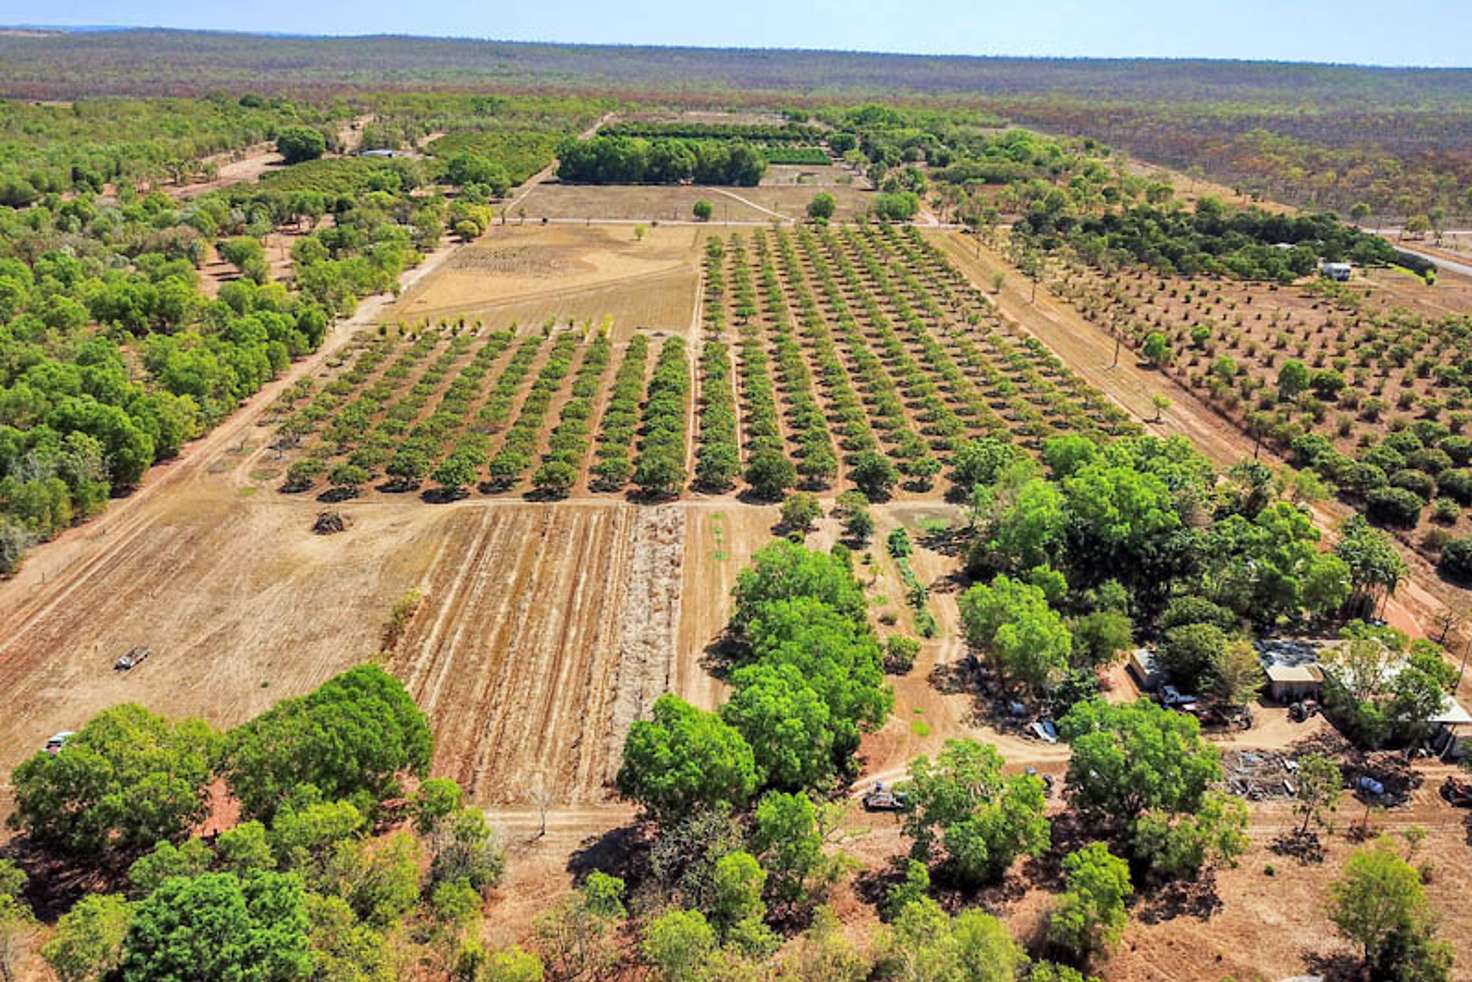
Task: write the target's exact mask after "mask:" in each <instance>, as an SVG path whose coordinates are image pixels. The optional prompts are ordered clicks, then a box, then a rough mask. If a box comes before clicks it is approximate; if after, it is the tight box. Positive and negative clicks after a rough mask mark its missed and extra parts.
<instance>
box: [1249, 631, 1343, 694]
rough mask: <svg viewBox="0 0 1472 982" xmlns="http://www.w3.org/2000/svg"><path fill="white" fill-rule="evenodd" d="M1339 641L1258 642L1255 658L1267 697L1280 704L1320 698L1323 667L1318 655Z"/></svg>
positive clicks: (1274, 640)
mask: <svg viewBox="0 0 1472 982" xmlns="http://www.w3.org/2000/svg"><path fill="white" fill-rule="evenodd" d="M1337 643H1338V642H1334V641H1321V640H1315V639H1308V638H1263V639H1261V640H1259V641H1258V642H1257V658H1258V661H1260V662H1261V663H1262V672H1263V675H1264V676H1265V678H1266V681H1267V689H1268V698H1269V699H1271V700H1272V701H1273V702H1275V703H1278V704H1279V705H1288V704H1290V703H1295V702H1302V701H1303V700H1305V699H1317V700H1322V699H1323V695H1324V670H1323V668H1321V667H1320V666H1319V656H1320V655H1322V654H1323V652H1324V649H1325V648H1329V647H1334V646H1335V645H1336V644H1337Z"/></svg>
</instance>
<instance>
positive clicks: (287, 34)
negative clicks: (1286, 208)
mask: <svg viewBox="0 0 1472 982" xmlns="http://www.w3.org/2000/svg"><path fill="white" fill-rule="evenodd" d="M16 31H34V32H47V33H49V34H52V35H67V34H120V33H127V32H159V33H171V34H220V35H234V36H237V37H258V38H267V39H276V40H298V41H366V40H373V39H396V40H404V41H458V42H469V43H476V44H506V45H528V46H538V47H552V48H627V49H648V50H655V51H678V50H685V51H712V52H719V51H727V52H769V53H770V52H776V53H784V54H820V55H821V54H833V55H877V56H884V57H894V58H937V59H965V60H972V61H1081V62H1087V61H1092V62H1138V61H1155V62H1177V63H1189V62H1205V63H1209V64H1222V65H1233V64H1240V65H1281V66H1302V67H1310V68H1340V69H1361V70H1369V71H1408V72H1411V71H1413V72H1465V71H1472V64H1468V65H1429V64H1409V63H1402V64H1392V63H1388V62H1386V63H1375V62H1355V61H1313V60H1291V59H1284V58H1253V57H1246V56H1212V55H1159V54H1137V55H1067V54H1036V55H1023V54H1001V53H992V54H969V53H966V52H919V51H886V50H880V49H875V48H809V47H801V46H792V47H780V46H779V47H772V46H754V45H714V44H689V43H686V44H676V43H659V42H639V41H556V40H548V39H525V38H494V37H487V36H474V35H468V34H407V33H401V32H395V31H376V32H370V33H366V34H314V33H307V32H300V31H267V30H256V29H250V28H228V27H171V26H168V25H164V24H35V23H29V24H0V32H16ZM12 36H14V35H12Z"/></svg>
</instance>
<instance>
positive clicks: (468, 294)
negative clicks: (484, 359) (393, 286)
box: [381, 188, 701, 339]
mask: <svg viewBox="0 0 1472 982" xmlns="http://www.w3.org/2000/svg"><path fill="white" fill-rule="evenodd" d="M541 190H542V189H540V188H538V189H537V190H536V191H533V192H532V195H531V197H533V198H535V197H536V195H538V194H540V193H541ZM700 235H701V231H700V230H699V229H696V228H693V227H689V226H675V227H661V228H651V229H649V230H648V232H647V234H646V235H645V237H644V239H643V240H642V241H641V240H639V239H637V238H636V237H635V235H634V232H633V231H632V230H631V229H629V228H627V227H621V226H586V227H585V226H578V225H546V226H544V225H541V224H537V223H533V222H530V221H529V222H528V224H526V225H519V224H515V223H513V224H509V225H504V226H502V225H497V226H495V227H494V228H492V230H491V231H490V233H489V234H487V235H486V236H485V238H483V239H481V240H480V241H478V242H474V243H471V244H469V245H467V246H465V247H463V248H461V249H459V250H457V251H456V253H455V255H454V257H453V258H452V259H451V260H450V261H449V262H447V263H446V264H445V266H444V267H443V268H442V269H441V270H440V271H439V272H438V273H437V274H436V275H435V276H432V277H427V278H426V279H425V280H423V281H422V282H421V283H420V284H419V285H417V286H416V287H415V288H414V289H411V290H409V291H407V292H405V293H404V294H403V296H402V297H401V298H400V299H399V302H398V303H397V304H395V305H394V306H393V307H392V308H391V309H390V310H388V311H387V312H386V313H385V314H384V315H383V317H382V318H381V319H382V320H383V321H385V322H393V321H403V322H406V323H414V322H419V321H425V320H429V321H440V320H452V319H456V318H460V317H464V318H466V319H467V320H475V319H479V320H482V321H484V322H485V323H487V324H490V325H492V326H495V327H505V326H507V325H509V323H510V322H511V321H517V322H519V323H520V324H522V325H524V326H532V325H537V324H541V323H543V322H545V321H546V320H547V319H548V318H556V319H557V320H558V321H559V322H562V323H566V322H567V321H568V320H574V321H577V322H582V321H584V320H588V319H592V321H593V322H594V323H595V324H597V323H600V322H601V321H602V319H603V318H604V317H605V316H611V317H612V318H613V321H614V328H615V331H616V336H617V337H618V338H620V339H625V338H627V337H628V336H630V334H632V332H633V331H634V329H636V328H654V329H664V330H673V331H684V330H686V329H687V328H688V327H689V325H690V321H691V317H692V314H693V312H694V309H695V302H696V289H697V287H698V284H699V278H700V273H699V267H698V265H697V259H696V257H697V256H698V250H697V249H696V246H697V244H698V241H699V237H700Z"/></svg>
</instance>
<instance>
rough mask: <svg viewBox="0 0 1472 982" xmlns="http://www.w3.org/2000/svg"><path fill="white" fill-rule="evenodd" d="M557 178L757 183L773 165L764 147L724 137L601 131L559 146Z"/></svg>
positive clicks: (604, 181) (612, 181) (614, 181)
mask: <svg viewBox="0 0 1472 982" xmlns="http://www.w3.org/2000/svg"><path fill="white" fill-rule="evenodd" d="M557 160H558V165H557V177H558V179H559V180H563V181H569V182H574V183H580V184H682V183H685V182H687V181H693V182H695V183H696V184H734V185H740V186H745V187H755V186H756V184H757V183H758V182H759V181H761V179H762V174H763V173H765V171H766V169H767V160H766V158H765V157H763V156H762V152H761V150H760V149H759V148H758V147H755V146H752V145H751V144H749V143H743V142H726V141H721V140H680V139H656V140H646V139H643V138H640V137H626V136H595V137H592V138H591V139H587V140H568V141H565V142H563V143H562V144H561V145H560V146H559V147H558V149H557Z"/></svg>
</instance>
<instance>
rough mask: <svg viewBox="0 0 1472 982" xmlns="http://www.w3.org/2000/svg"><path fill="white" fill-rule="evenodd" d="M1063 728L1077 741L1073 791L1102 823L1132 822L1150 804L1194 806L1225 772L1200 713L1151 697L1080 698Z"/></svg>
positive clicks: (1071, 768)
mask: <svg viewBox="0 0 1472 982" xmlns="http://www.w3.org/2000/svg"><path fill="white" fill-rule="evenodd" d="M1058 729H1059V732H1060V733H1061V734H1062V736H1063V738H1064V739H1065V740H1067V741H1068V742H1069V743H1070V744H1071V745H1072V748H1073V756H1072V757H1070V758H1069V762H1068V777H1067V788H1068V794H1069V797H1070V799H1071V801H1072V802H1073V804H1074V806H1075V807H1077V808H1078V809H1079V811H1080V812H1081V813H1083V814H1084V815H1085V816H1086V817H1088V818H1089V819H1091V820H1094V821H1098V822H1100V823H1102V824H1106V825H1115V826H1118V825H1119V824H1120V823H1128V822H1131V821H1132V820H1133V819H1135V818H1136V817H1137V816H1139V815H1140V814H1141V813H1142V812H1145V811H1147V810H1150V809H1159V810H1163V811H1167V812H1195V811H1196V810H1197V809H1198V808H1199V807H1200V805H1201V798H1202V795H1204V794H1205V793H1206V789H1207V788H1208V787H1209V786H1210V785H1211V784H1212V783H1213V782H1215V781H1219V780H1221V777H1222V768H1221V754H1220V752H1219V751H1218V750H1217V749H1216V748H1215V747H1213V746H1212V745H1211V744H1210V743H1207V742H1206V741H1205V740H1203V739H1202V737H1201V727H1200V724H1199V723H1197V721H1196V719H1195V717H1193V716H1188V715H1186V714H1185V713H1177V712H1172V711H1171V710H1169V709H1165V708H1164V707H1161V706H1158V705H1156V704H1154V703H1152V702H1150V701H1148V700H1144V699H1141V700H1137V701H1135V702H1132V703H1125V704H1112V703H1107V702H1104V701H1103V700H1099V699H1092V700H1088V701H1086V702H1081V703H1078V704H1077V705H1075V706H1074V707H1073V708H1072V709H1070V710H1069V711H1068V714H1067V715H1065V716H1064V717H1063V718H1062V719H1061V720H1059V722H1058Z"/></svg>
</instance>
